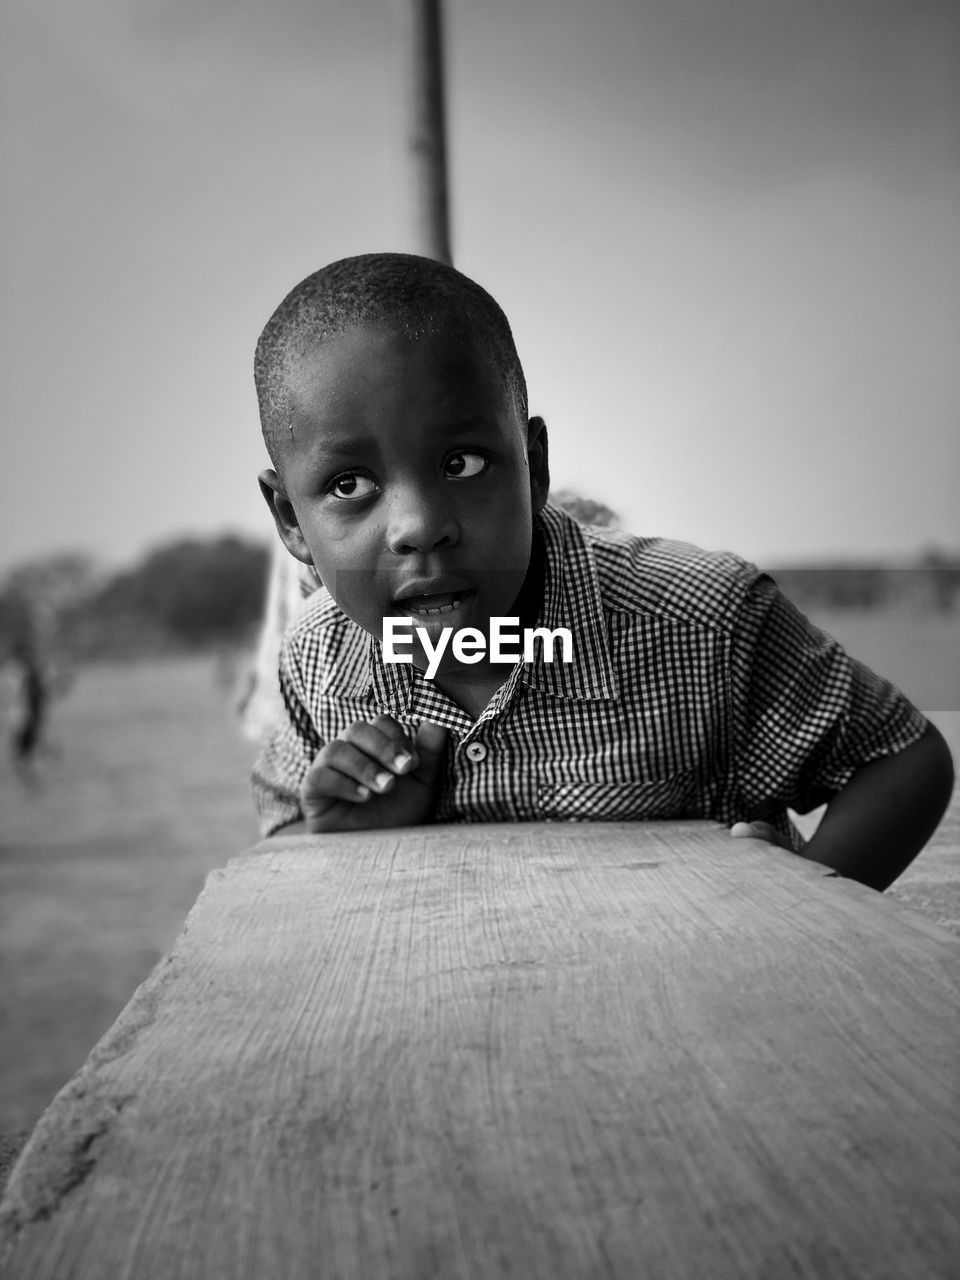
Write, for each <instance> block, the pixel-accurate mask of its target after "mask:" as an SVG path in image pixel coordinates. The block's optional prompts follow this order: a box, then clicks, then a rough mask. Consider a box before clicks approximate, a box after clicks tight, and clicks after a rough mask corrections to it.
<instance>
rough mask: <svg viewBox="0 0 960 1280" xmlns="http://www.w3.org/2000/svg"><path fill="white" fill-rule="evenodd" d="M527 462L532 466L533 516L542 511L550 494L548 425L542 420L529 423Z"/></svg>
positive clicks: (531, 494) (536, 419)
mask: <svg viewBox="0 0 960 1280" xmlns="http://www.w3.org/2000/svg"><path fill="white" fill-rule="evenodd" d="M527 460H528V463H529V466H530V497H531V498H532V499H533V514H534V515H536V514H537V512H538V511H541V510H542V509H543V507H544V505H545V503H546V501H547V496H548V495H549V493H550V459H549V450H548V447H547V424H546V423H545V422H544V420H543V419H542V418H531V419H530V421H529V422H528V423H527Z"/></svg>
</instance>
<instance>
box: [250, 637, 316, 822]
mask: <svg viewBox="0 0 960 1280" xmlns="http://www.w3.org/2000/svg"><path fill="white" fill-rule="evenodd" d="M279 677H280V694H281V696H282V699H283V711H282V713H281V715H280V717H279V723H278V725H277V728H276V730H275V731H274V733H273V736H272V737H271V738H270V740H269V742H268V743H267V745H266V746H265V747H264V749H263V751H262V752H261V753H260V757H259V759H258V760H257V763H256V764H255V765H254V768H253V776H252V785H253V798H254V803H255V805H256V808H257V815H258V819H259V823H260V835H261V837H262V838H263V839H266V838H267V837H268V836H271V835H273V834H274V832H275V831H277V830H279V828H280V827H285V826H287V825H289V823H291V822H299V821H300V819H301V818H302V817H303V812H302V810H301V808H300V784H301V783H302V781H303V779H304V776H305V774H306V772H307V770H308V769H309V768H310V765H311V764H312V763H313V761H314V759H315V758H316V756H317V753H318V752H319V750H320V748H321V747H322V746H323V743H322V742H321V740H320V737H319V735H318V733H317V731H316V728H315V727H314V724H313V721H312V719H311V717H310V713H309V712H308V710H307V707H306V697H305V694H304V684H303V678H302V675H301V672H300V669H299V666H298V665H297V662H296V657H295V654H294V652H293V650H292V648H291V646H290V645H289V644H287V643H285V644H284V645H283V647H282V648H281V650H280V666H279Z"/></svg>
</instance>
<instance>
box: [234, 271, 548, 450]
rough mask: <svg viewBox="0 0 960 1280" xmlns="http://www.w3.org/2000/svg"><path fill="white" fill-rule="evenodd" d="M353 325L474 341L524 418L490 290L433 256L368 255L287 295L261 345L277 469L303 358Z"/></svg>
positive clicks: (257, 370) (266, 433)
mask: <svg viewBox="0 0 960 1280" xmlns="http://www.w3.org/2000/svg"><path fill="white" fill-rule="evenodd" d="M355 326H370V327H377V328H385V329H389V330H392V331H393V332H396V333H401V334H404V335H405V336H408V337H413V338H419V337H425V336H427V335H431V334H437V333H443V334H446V335H450V336H452V337H454V338H461V337H462V339H463V341H464V342H465V343H466V342H472V343H473V344H475V346H476V348H477V349H478V350H479V352H480V353H481V354H482V355H483V356H485V357H486V358H488V359H489V360H490V362H491V364H492V366H493V367H494V368H495V370H496V371H497V373H498V374H499V375H500V376H501V377H502V378H503V381H504V383H505V385H506V387H507V388H508V390H509V392H510V394H511V395H512V397H513V400H514V403H515V404H516V407H517V410H518V413H519V415H520V417H521V419H522V421H523V422H524V423H525V422H526V417H527V387H526V381H525V379H524V376H523V369H522V367H521V364H520V360H519V357H518V356H517V350H516V347H515V346H514V342H513V334H512V333H511V332H510V325H509V323H508V322H507V318H506V316H505V315H504V314H503V311H502V310H501V309H500V307H499V306H498V304H497V303H496V302H495V301H494V299H493V298H492V297H491V296H490V294H489V293H487V291H486V290H485V289H482V288H481V287H480V286H479V285H478V284H475V283H474V281H473V280H471V279H470V278H469V277H468V276H465V275H463V274H462V273H461V272H459V271H456V270H455V269H454V268H453V267H449V266H447V265H446V264H445V263H442V262H436V261H435V260H434V259H432V258H420V257H417V256H415V255H414V254H407V253H368V254H362V255H361V256H360V257H356V258H341V259H340V260H339V261H337V262H331V263H330V264H329V266H326V267H321V269H320V270H319V271H315V272H314V273H313V275H310V276H307V278H306V279H305V280H302V281H301V282H300V283H299V284H298V285H297V286H296V288H295V289H293V290H291V292H290V293H288V294H287V296H286V297H285V298H284V300H283V301H282V302H281V303H280V305H279V307H277V309H276V311H275V312H274V313H273V315H272V316H271V317H270V319H269V320H268V321H267V324H266V327H265V328H264V330H263V333H262V334H261V335H260V340H259V342H258V343H257V350H256V356H255V358H254V379H255V381H256V386H257V398H258V400H259V403H260V423H261V426H262V428H263V437H264V440H265V442H266V445H267V449H268V451H269V453H270V457H271V459H272V460H273V463H274V465H275V466H276V467H277V469H278V470H279V469H280V467H279V462H280V457H281V455H282V452H283V448H284V444H285V442H286V441H287V440H288V439H289V438H290V436H291V434H292V430H293V428H292V419H291V415H290V404H289V389H290V381H291V376H292V375H293V374H294V373H295V371H296V368H297V365H298V363H299V362H300V361H302V360H303V358H304V357H305V356H306V355H307V354H308V353H310V352H311V351H313V350H315V349H316V347H317V346H318V345H319V344H320V343H323V342H325V341H327V340H328V339H331V338H335V337H338V336H340V335H341V334H343V333H345V332H346V331H347V330H348V329H350V328H353V327H355Z"/></svg>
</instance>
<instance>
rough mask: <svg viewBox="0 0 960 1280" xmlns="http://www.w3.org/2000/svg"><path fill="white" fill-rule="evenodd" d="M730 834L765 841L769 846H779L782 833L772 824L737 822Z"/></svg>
mask: <svg viewBox="0 0 960 1280" xmlns="http://www.w3.org/2000/svg"><path fill="white" fill-rule="evenodd" d="M730 834H731V835H732V836H734V837H738V836H746V837H747V838H748V839H753V840H765V841H766V842H767V844H779V843H780V842H781V839H782V837H781V835H780V832H779V831H778V830H777V829H776V827H775V826H773V824H772V823H770V822H761V821H757V822H735V823H734V824H733V826H732V827H731V828H730Z"/></svg>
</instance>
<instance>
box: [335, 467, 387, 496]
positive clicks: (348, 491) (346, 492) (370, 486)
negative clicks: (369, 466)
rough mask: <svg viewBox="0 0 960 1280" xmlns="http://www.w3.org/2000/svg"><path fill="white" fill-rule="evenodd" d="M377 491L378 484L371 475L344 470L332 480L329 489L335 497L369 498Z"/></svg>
mask: <svg viewBox="0 0 960 1280" xmlns="http://www.w3.org/2000/svg"><path fill="white" fill-rule="evenodd" d="M376 491H377V486H376V485H375V484H374V482H373V481H372V480H371V479H370V477H369V476H361V475H359V474H358V473H357V472H356V471H344V473H343V474H342V475H339V476H337V477H336V479H335V480H332V481H331V483H330V490H329V492H330V493H332V494H333V496H334V497H335V498H369V497H370V495H371V494H373V493H376Z"/></svg>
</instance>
